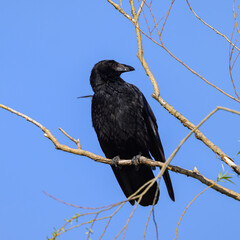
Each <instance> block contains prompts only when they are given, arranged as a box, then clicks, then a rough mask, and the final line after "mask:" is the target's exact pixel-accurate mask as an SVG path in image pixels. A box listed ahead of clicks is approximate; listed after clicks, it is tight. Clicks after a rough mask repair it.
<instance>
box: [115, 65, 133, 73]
mask: <svg viewBox="0 0 240 240" xmlns="http://www.w3.org/2000/svg"><path fill="white" fill-rule="evenodd" d="M134 70H135V69H134V68H133V67H131V66H128V65H125V64H118V66H117V68H116V71H118V72H130V71H134Z"/></svg>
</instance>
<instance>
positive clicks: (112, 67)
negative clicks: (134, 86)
mask: <svg viewBox="0 0 240 240" xmlns="http://www.w3.org/2000/svg"><path fill="white" fill-rule="evenodd" d="M134 70H135V69H134V68H133V67H131V66H128V65H126V64H121V63H118V62H116V61H114V60H103V61H100V62H98V63H96V64H95V65H94V67H93V69H92V72H91V77H90V83H91V85H92V88H93V90H94V89H95V88H96V86H99V85H102V84H104V83H105V82H108V81H115V80H116V79H118V78H119V77H120V75H121V74H122V73H124V72H130V71H134ZM119 79H120V78H119Z"/></svg>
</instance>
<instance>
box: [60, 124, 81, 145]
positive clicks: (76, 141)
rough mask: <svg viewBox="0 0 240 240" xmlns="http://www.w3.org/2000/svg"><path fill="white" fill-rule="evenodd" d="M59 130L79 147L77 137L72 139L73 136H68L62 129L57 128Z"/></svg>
mask: <svg viewBox="0 0 240 240" xmlns="http://www.w3.org/2000/svg"><path fill="white" fill-rule="evenodd" d="M59 130H60V131H61V132H62V133H63V134H64V135H65V136H66V137H68V138H69V139H70V140H71V141H73V142H74V143H76V145H77V148H78V149H81V144H80V140H79V139H77V140H76V139H74V138H73V137H71V136H69V135H68V134H67V133H66V132H65V131H64V130H63V129H61V128H59Z"/></svg>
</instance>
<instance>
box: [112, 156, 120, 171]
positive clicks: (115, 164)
mask: <svg viewBox="0 0 240 240" xmlns="http://www.w3.org/2000/svg"><path fill="white" fill-rule="evenodd" d="M119 160H120V157H119V156H115V157H114V158H113V159H112V165H113V166H115V167H116V168H117V167H119V165H118V163H119Z"/></svg>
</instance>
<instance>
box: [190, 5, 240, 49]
mask: <svg viewBox="0 0 240 240" xmlns="http://www.w3.org/2000/svg"><path fill="white" fill-rule="evenodd" d="M186 2H187V4H188V7H189V9H190V10H191V12H192V13H193V14H194V15H195V17H196V18H197V19H198V20H200V21H201V22H202V23H203V24H205V25H206V26H207V27H209V28H210V29H212V30H213V31H214V32H215V33H217V34H218V35H220V36H221V37H223V38H225V39H226V40H227V41H228V42H229V43H230V44H231V45H232V46H233V47H234V48H236V49H237V50H238V51H240V49H239V48H238V47H237V46H236V45H235V44H234V43H232V42H231V41H230V40H229V39H228V38H227V37H226V36H225V35H224V34H222V33H220V32H219V31H218V30H217V29H215V28H214V27H212V26H210V25H209V24H208V23H206V22H205V21H203V20H202V19H201V18H200V17H199V16H198V15H197V14H196V13H195V12H194V11H193V9H192V7H191V6H190V3H189V1H188V0H186Z"/></svg>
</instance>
